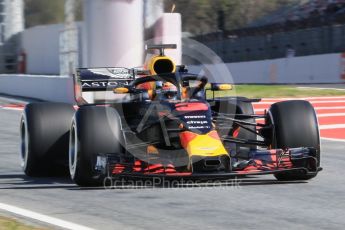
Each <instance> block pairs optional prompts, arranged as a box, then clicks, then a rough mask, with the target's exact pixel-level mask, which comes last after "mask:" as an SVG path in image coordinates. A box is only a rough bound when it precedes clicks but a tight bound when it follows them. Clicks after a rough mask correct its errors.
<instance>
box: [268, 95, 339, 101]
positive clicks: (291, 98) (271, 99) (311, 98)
mask: <svg viewBox="0 0 345 230" xmlns="http://www.w3.org/2000/svg"><path fill="white" fill-rule="evenodd" d="M318 99H344V100H345V96H337V97H300V98H297V97H285V98H262V101H286V100H308V101H309V100H318Z"/></svg>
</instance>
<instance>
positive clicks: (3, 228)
mask: <svg viewBox="0 0 345 230" xmlns="http://www.w3.org/2000/svg"><path fill="white" fill-rule="evenodd" d="M0 230H44V228H37V227H32V226H28V225H26V224H22V223H20V222H18V221H17V220H14V219H11V218H5V217H1V216H0Z"/></svg>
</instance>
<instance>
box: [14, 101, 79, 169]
mask: <svg viewBox="0 0 345 230" xmlns="http://www.w3.org/2000/svg"><path fill="white" fill-rule="evenodd" d="M74 112H75V110H74V108H73V106H71V105H69V104H64V103H32V104H28V105H27V106H26V107H25V109H24V112H23V115H22V118H21V121H20V139H21V148H20V153H21V154H20V158H21V166H22V169H23V171H24V173H25V174H26V175H27V176H51V175H60V174H61V173H66V172H67V167H66V166H67V156H68V137H69V124H70V123H71V120H72V117H73V114H74Z"/></svg>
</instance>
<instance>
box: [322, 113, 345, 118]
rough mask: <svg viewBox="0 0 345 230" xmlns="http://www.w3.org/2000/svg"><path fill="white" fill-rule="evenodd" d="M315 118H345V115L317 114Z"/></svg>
mask: <svg viewBox="0 0 345 230" xmlns="http://www.w3.org/2000/svg"><path fill="white" fill-rule="evenodd" d="M317 117H345V113H323V114H318V115H317Z"/></svg>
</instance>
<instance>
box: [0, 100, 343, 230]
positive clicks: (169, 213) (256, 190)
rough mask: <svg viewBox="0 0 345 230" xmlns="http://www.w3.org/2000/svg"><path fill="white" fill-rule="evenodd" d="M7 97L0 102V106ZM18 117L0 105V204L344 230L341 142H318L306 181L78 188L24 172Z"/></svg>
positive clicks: (48, 211) (189, 222)
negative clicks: (313, 172)
mask: <svg viewBox="0 0 345 230" xmlns="http://www.w3.org/2000/svg"><path fill="white" fill-rule="evenodd" d="M5 102H6V101H4V100H1V99H0V104H1V103H5ZM20 114H21V111H20V109H8V110H5V109H0V156H1V160H0V203H5V204H9V205H14V206H17V207H20V208H24V209H27V210H31V211H34V212H38V213H41V214H45V215H48V216H51V217H55V218H59V219H61V220H65V221H69V222H73V223H76V224H79V225H83V226H87V227H90V228H94V229H343V227H344V225H345V218H344V217H345V215H344V213H345V199H344V191H345V177H344V165H345V142H339V141H337V142H336V141H328V140H323V141H322V160H321V165H322V167H323V168H324V170H323V171H322V172H320V174H319V175H318V176H317V177H316V178H314V179H313V180H311V181H308V182H289V183H283V182H277V181H276V180H275V179H274V178H273V176H270V175H268V176H258V177H250V178H246V179H239V181H237V182H236V183H229V185H227V186H226V185H223V186H220V184H218V185H217V186H216V187H214V186H212V185H209V186H198V187H192V186H187V187H185V188H180V187H175V188H164V187H159V186H158V187H146V188H144V187H143V188H140V189H133V188H128V189H111V190H104V189H98V188H84V189H82V188H78V187H77V186H75V185H74V184H73V183H72V182H71V181H70V180H69V179H68V178H28V177H26V176H24V175H23V173H22V172H21V169H20V166H19V163H18V162H19V160H18V159H19V153H18V152H19V146H18V143H19V130H18V124H19V119H20ZM0 212H1V211H0ZM16 217H17V218H19V219H20V218H21V217H20V216H16ZM26 221H30V219H26ZM36 223H37V222H36ZM45 226H47V225H45ZM47 227H48V228H55V227H54V226H50V225H48V226H47Z"/></svg>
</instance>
